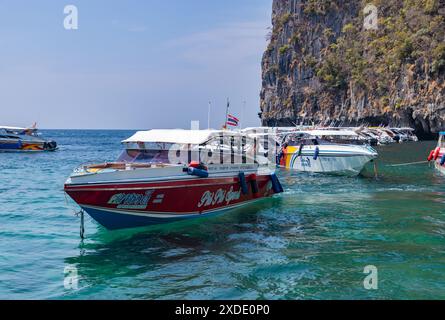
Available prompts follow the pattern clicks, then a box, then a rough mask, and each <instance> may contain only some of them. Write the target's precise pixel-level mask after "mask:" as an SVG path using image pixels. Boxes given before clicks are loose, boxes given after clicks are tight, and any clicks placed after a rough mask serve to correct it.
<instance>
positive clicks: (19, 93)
mask: <svg viewBox="0 0 445 320" xmlns="http://www.w3.org/2000/svg"><path fill="white" fill-rule="evenodd" d="M68 4H73V5H76V6H77V8H78V10H79V29H78V30H75V31H73V30H71V31H67V30H65V29H64V28H63V20H64V18H65V16H64V13H63V9H64V6H65V5H68ZM271 7H272V1H271V0H241V1H240V0H224V1H222V0H220V1H216V0H187V1H185V0H170V1H162V0H139V1H138V0H130V1H129V0H125V1H124V0H122V1H112V0H109V1H105V0H88V1H87V0H85V1H63V0H53V1H50V0H39V1H29V0H3V1H2V0H0V58H1V59H0V88H1V89H0V92H1V94H0V124H2V125H22V126H26V125H30V124H32V123H33V122H34V121H37V122H38V124H39V127H42V128H117V129H120V128H122V129H124V128H125V129H136V128H179V127H189V125H190V121H191V120H199V121H201V125H202V126H204V127H206V126H207V104H208V101H212V104H213V107H212V117H211V118H212V120H211V125H212V127H215V128H216V127H219V126H220V125H221V124H222V122H223V121H224V113H225V104H226V102H225V101H226V99H227V97H229V98H230V99H231V103H232V107H231V112H232V113H234V114H235V115H238V116H239V115H241V108H242V102H243V100H246V102H247V107H246V110H245V111H244V119H243V122H244V124H245V125H258V124H259V119H258V115H257V113H258V111H259V91H260V88H261V65H260V62H261V57H262V54H263V51H264V49H265V47H266V45H267V41H266V35H267V33H268V32H269V30H268V28H269V27H270V20H271V9H272V8H271Z"/></svg>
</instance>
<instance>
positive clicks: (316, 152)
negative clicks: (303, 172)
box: [314, 147, 320, 160]
mask: <svg viewBox="0 0 445 320" xmlns="http://www.w3.org/2000/svg"><path fill="white" fill-rule="evenodd" d="M319 155H320V148H319V147H316V148H315V152H314V160H317V159H318V156H319Z"/></svg>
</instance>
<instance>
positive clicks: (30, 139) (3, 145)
mask: <svg viewBox="0 0 445 320" xmlns="http://www.w3.org/2000/svg"><path fill="white" fill-rule="evenodd" d="M55 150H57V143H56V142H55V141H52V140H45V139H43V138H42V137H41V136H40V133H39V131H38V130H37V128H36V126H35V125H34V126H32V127H30V128H19V127H5V126H0V152H36V151H37V152H38V151H55Z"/></svg>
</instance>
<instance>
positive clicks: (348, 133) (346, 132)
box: [302, 130, 358, 137]
mask: <svg viewBox="0 0 445 320" xmlns="http://www.w3.org/2000/svg"><path fill="white" fill-rule="evenodd" d="M302 132H304V133H307V134H310V135H311V136H317V137H324V136H351V137H356V136H358V134H357V133H356V132H355V131H352V130H305V131H302Z"/></svg>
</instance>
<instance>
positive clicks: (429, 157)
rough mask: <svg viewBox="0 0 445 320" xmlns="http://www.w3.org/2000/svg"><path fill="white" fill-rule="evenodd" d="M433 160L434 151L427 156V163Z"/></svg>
mask: <svg viewBox="0 0 445 320" xmlns="http://www.w3.org/2000/svg"><path fill="white" fill-rule="evenodd" d="M433 158H434V150H431V152H430V155H429V156H428V162H430V161H431V160H433Z"/></svg>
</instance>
